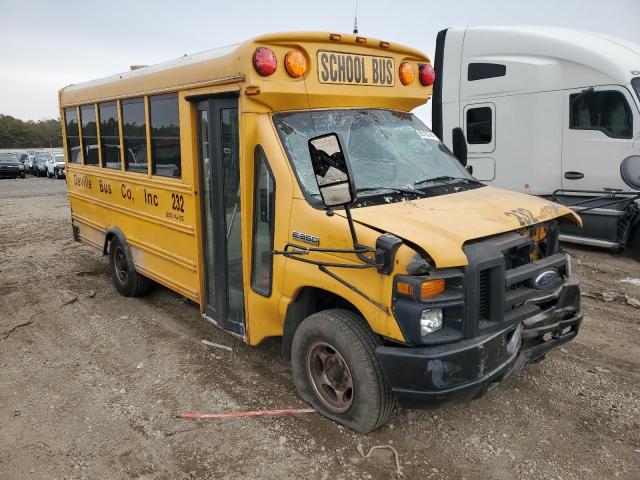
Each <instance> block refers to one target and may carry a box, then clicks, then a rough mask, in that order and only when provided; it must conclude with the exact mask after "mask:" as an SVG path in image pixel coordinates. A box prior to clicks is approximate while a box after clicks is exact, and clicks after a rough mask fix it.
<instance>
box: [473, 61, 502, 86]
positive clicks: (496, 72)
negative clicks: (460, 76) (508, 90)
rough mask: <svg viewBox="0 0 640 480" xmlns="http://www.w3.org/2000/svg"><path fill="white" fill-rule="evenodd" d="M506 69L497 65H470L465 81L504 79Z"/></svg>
mask: <svg viewBox="0 0 640 480" xmlns="http://www.w3.org/2000/svg"><path fill="white" fill-rule="evenodd" d="M506 74H507V67H506V66H505V65H501V64H499V63H470V64H469V67H468V68H467V80H469V81H470V82H473V81H474V80H484V79H485V78H495V77H504V76H505V75H506Z"/></svg>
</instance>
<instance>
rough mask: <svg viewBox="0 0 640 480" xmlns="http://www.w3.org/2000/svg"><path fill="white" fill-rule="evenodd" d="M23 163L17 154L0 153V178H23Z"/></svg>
mask: <svg viewBox="0 0 640 480" xmlns="http://www.w3.org/2000/svg"><path fill="white" fill-rule="evenodd" d="M24 175H25V174H24V165H22V163H21V162H20V159H19V158H18V156H17V155H13V154H10V153H0V178H18V177H22V178H24Z"/></svg>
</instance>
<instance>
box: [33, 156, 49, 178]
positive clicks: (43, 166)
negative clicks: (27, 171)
mask: <svg viewBox="0 0 640 480" xmlns="http://www.w3.org/2000/svg"><path fill="white" fill-rule="evenodd" d="M48 159H49V154H48V153H39V154H38V155H36V159H35V163H34V165H33V174H34V175H35V176H36V177H44V176H45V175H46V174H47V160H48Z"/></svg>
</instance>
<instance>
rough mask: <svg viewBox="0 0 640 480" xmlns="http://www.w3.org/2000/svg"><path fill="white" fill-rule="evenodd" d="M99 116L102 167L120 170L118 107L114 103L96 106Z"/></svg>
mask: <svg viewBox="0 0 640 480" xmlns="http://www.w3.org/2000/svg"><path fill="white" fill-rule="evenodd" d="M98 110H99V114H100V149H101V150H102V166H103V167H106V168H115V169H117V170H119V169H120V131H119V130H118V105H117V104H116V102H107V103H101V104H99V105H98Z"/></svg>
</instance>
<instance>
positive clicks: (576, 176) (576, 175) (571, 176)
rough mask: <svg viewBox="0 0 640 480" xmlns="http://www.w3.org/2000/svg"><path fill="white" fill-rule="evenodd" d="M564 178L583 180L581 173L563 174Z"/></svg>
mask: <svg viewBox="0 0 640 480" xmlns="http://www.w3.org/2000/svg"><path fill="white" fill-rule="evenodd" d="M564 178H566V179H567V180H580V179H581V178H584V173H582V172H565V173H564Z"/></svg>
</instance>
